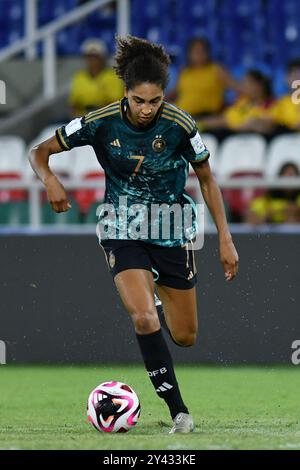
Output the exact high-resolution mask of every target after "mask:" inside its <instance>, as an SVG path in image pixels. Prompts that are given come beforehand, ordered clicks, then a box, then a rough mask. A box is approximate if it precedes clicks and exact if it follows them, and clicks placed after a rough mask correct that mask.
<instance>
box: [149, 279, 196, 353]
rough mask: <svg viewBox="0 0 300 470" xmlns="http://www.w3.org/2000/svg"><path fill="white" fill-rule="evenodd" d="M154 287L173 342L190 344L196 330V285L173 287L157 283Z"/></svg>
mask: <svg viewBox="0 0 300 470" xmlns="http://www.w3.org/2000/svg"><path fill="white" fill-rule="evenodd" d="M156 289H157V292H158V295H159V297H160V300H161V301H162V306H163V311H164V315H165V320H166V324H167V326H168V328H169V331H170V334H171V336H172V338H173V340H174V342H175V343H176V344H178V345H179V346H192V345H193V344H194V343H195V341H196V336H197V332H198V317H197V299H196V287H192V288H191V289H175V288H173V287H168V286H164V285H157V286H156Z"/></svg>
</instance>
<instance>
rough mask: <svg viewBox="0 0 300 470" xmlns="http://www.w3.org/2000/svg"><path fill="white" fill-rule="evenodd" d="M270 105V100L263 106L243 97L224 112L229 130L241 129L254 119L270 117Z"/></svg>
mask: <svg viewBox="0 0 300 470" xmlns="http://www.w3.org/2000/svg"><path fill="white" fill-rule="evenodd" d="M270 105H271V103H270V101H269V100H266V102H264V103H263V104H253V102H251V100H250V99H249V98H247V97H241V98H240V99H238V100H237V102H236V103H235V104H233V105H232V106H230V107H229V108H228V109H227V110H226V111H225V112H224V117H225V119H226V122H227V125H228V127H229V129H232V130H235V129H239V128H240V127H242V126H243V125H244V124H246V123H247V122H249V121H250V120H252V119H262V118H266V117H268V116H269V115H270Z"/></svg>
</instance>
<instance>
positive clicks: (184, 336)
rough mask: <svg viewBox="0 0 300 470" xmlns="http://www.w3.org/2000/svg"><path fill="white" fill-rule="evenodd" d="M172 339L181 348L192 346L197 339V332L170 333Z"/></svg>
mask: <svg viewBox="0 0 300 470" xmlns="http://www.w3.org/2000/svg"><path fill="white" fill-rule="evenodd" d="M172 336H173V338H174V341H175V342H176V343H177V344H178V346H182V347H183V348H188V347H191V346H193V345H194V344H195V343H196V339H197V332H196V331H195V332H194V331H193V332H184V333H178V334H176V335H172Z"/></svg>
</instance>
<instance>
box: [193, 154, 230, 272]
mask: <svg viewBox="0 0 300 470" xmlns="http://www.w3.org/2000/svg"><path fill="white" fill-rule="evenodd" d="M192 166H193V168H194V171H195V173H196V175H197V178H198V180H199V183H200V187H201V191H202V194H203V198H204V200H205V203H206V205H207V207H208V209H209V211H210V213H211V215H212V217H213V219H214V222H215V224H216V227H217V230H218V234H219V244H220V258H221V263H222V265H223V268H224V273H225V279H226V281H231V280H232V279H233V278H234V277H235V276H236V274H237V271H238V263H239V257H238V254H237V251H236V249H235V246H234V244H233V241H232V237H231V234H230V231H229V228H228V224H227V220H226V215H225V209H224V204H223V199H222V195H221V191H220V188H219V186H218V184H217V182H216V179H215V177H214V175H213V174H212V172H211V169H210V166H209V163H208V161H206V162H203V163H192Z"/></svg>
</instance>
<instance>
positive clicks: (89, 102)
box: [69, 39, 123, 117]
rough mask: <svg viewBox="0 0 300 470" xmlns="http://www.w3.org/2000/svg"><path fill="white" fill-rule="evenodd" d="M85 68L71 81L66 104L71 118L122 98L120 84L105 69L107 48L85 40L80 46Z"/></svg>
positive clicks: (94, 40) (116, 78)
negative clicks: (68, 105)
mask: <svg viewBox="0 0 300 470" xmlns="http://www.w3.org/2000/svg"><path fill="white" fill-rule="evenodd" d="M81 50H82V53H83V56H84V59H85V64H86V69H85V70H80V71H79V72H77V73H76V74H75V75H74V77H73V80H72V86H71V93H70V98H69V102H70V105H71V113H72V116H73V117H75V116H83V115H84V114H86V113H87V112H89V111H92V110H94V109H98V108H101V107H103V106H105V105H107V104H109V103H112V102H113V101H117V100H118V99H120V98H122V96H123V84H122V82H121V80H119V78H118V77H117V76H116V74H115V72H114V70H113V69H111V68H109V67H107V65H106V63H107V48H106V45H105V43H104V42H102V41H100V40H98V39H88V40H87V41H85V42H84V43H83V45H82V48H81Z"/></svg>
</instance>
